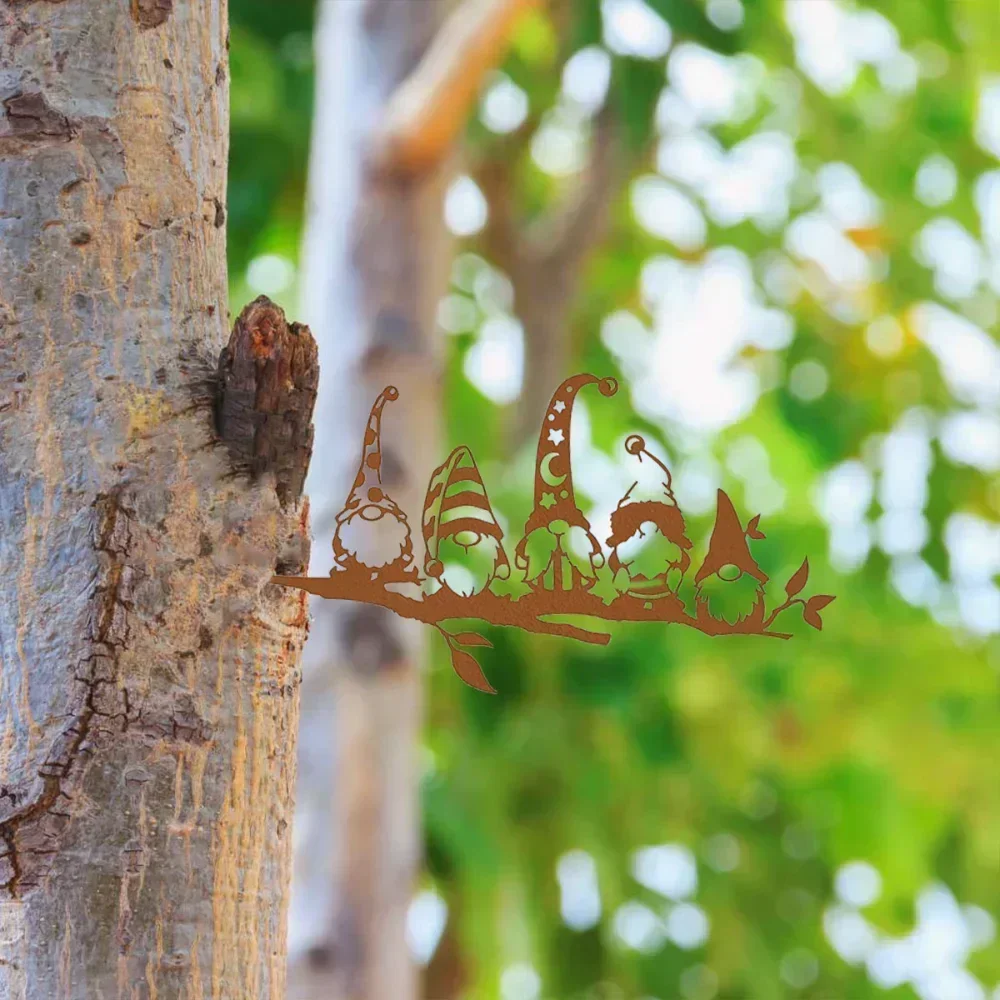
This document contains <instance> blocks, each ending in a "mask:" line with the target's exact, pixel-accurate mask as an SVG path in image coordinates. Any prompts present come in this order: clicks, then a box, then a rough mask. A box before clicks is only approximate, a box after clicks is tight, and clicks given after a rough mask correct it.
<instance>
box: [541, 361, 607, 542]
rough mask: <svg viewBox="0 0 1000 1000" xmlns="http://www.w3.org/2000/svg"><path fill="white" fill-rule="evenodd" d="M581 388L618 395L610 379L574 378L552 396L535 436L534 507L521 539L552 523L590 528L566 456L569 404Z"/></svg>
mask: <svg viewBox="0 0 1000 1000" xmlns="http://www.w3.org/2000/svg"><path fill="white" fill-rule="evenodd" d="M585 385H596V386H597V387H598V388H599V389H600V391H601V395H602V396H613V395H614V394H615V393H616V392H617V391H618V383H617V381H616V380H615V379H613V378H602V379H599V378H597V376H595V375H574V376H573V377H572V378H568V379H566V381H565V382H563V384H562V385H561V386H559V388H558V389H556V391H555V392H554V393H553V395H552V399H551V400H550V401H549V406H548V409H547V410H546V411H545V418H544V420H543V421H542V429H541V431H540V432H539V435H538V454H537V457H536V459H535V506H534V509H533V510H532V512H531V516H530V517H529V518H528V521H527V523H526V524H525V526H524V533H525V536H527V535H528V534H530V533H531V532H532V531H534V530H535V529H536V528H541V527H544V526H546V525H548V524H551V523H552V522H553V521H555V520H562V521H566V522H567V523H569V524H572V525H578V526H579V527H581V528H585V529H587V530H588V531H589V530H590V524H589V523H588V521H587V519H586V518H585V517H584V516H583V512H582V511H581V510H580V508H579V507H577V505H576V495H575V493H574V491H573V474H572V469H571V465H570V454H569V436H570V435H569V431H570V418H571V417H572V415H573V401H574V400H575V399H576V397H577V393H578V392H579V391H580V389H581V388H583V386H585Z"/></svg>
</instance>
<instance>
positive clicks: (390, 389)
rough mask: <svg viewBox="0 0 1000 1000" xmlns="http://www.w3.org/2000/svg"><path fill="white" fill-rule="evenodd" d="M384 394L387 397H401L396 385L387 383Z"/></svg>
mask: <svg viewBox="0 0 1000 1000" xmlns="http://www.w3.org/2000/svg"><path fill="white" fill-rule="evenodd" d="M383 395H384V396H385V398H386V399H399V390H398V389H397V388H396V387H395V386H394V385H387V386H386V387H385V392H384V393H383Z"/></svg>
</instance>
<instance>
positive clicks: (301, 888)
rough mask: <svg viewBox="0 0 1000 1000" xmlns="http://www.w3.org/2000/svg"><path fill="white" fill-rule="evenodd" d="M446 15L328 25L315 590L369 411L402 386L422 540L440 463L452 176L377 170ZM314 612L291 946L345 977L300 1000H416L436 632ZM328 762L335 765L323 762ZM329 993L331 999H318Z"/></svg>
mask: <svg viewBox="0 0 1000 1000" xmlns="http://www.w3.org/2000/svg"><path fill="white" fill-rule="evenodd" d="M446 9H447V4H446V3H445V2H444V0H422V2H420V3H405V4H400V3H393V2H391V0H358V2H352V3H342V2H338V0H326V2H325V3H324V4H323V5H322V6H321V8H320V18H319V28H318V37H317V66H318V84H317V88H318V89H317V101H316V109H317V110H316V118H315V122H314V133H313V154H312V162H311V165H310V195H309V209H308V232H307V238H306V243H305V248H304V252H305V265H306V272H305V288H306V300H305V306H304V312H305V315H306V317H307V319H308V320H309V322H310V323H311V325H312V326H313V328H314V329H316V330H317V331H318V342H319V348H320V360H321V364H322V365H323V368H324V373H325V375H324V391H323V392H322V393H321V395H320V399H319V401H318V404H317V412H318V419H317V441H316V446H317V454H318V455H320V456H322V461H317V462H316V463H315V467H314V469H313V471H312V474H311V477H310V480H309V492H310V496H311V497H312V501H313V505H314V512H315V524H316V543H315V546H314V556H313V561H312V567H311V572H312V573H314V574H316V573H319V574H322V573H326V572H327V571H328V570H329V569H330V567H331V564H332V551H331V542H332V537H333V529H334V523H333V516H334V515H335V514H336V512H337V511H338V510H339V509H340V507H341V506H342V504H343V502H344V500H345V498H346V496H347V494H348V492H349V490H350V486H351V484H352V482H353V480H354V476H355V474H356V472H357V465H358V460H359V458H360V455H361V447H362V438H363V433H364V427H365V424H366V422H367V416H368V410H369V408H370V406H371V404H372V402H373V400H374V399H375V397H376V396H377V395H378V393H379V392H381V390H382V389H383V388H384V387H385V386H387V385H390V384H391V385H395V386H397V387H398V389H399V401H398V402H397V403H394V404H391V405H390V406H388V407H387V408H386V411H385V415H384V418H383V423H382V448H383V466H382V474H383V481H384V485H385V488H386V490H387V492H388V493H389V494H390V495H391V496H392V497H393V498H394V499H395V500H396V501H397V503H399V504H400V506H401V507H402V508H403V509H404V510H405V511H407V512H408V514H409V515H410V527H411V530H412V531H413V532H414V537H415V538H416V536H417V535H418V534H419V528H420V524H419V518H420V512H421V511H422V509H423V494H424V490H425V489H426V486H427V477H428V476H429V475H430V472H431V470H432V469H433V468H434V467H435V465H436V464H437V462H438V461H439V449H438V443H439V430H438V426H439V409H440V407H439V396H440V378H441V373H440V359H439V344H438V343H437V340H436V337H435V317H436V311H437V303H438V301H439V299H440V296H441V294H442V293H443V290H444V289H445V287H446V285H447V280H448V269H449V267H450V259H451V254H450V251H449V240H448V237H447V234H446V230H445V228H444V224H443V217H442V205H443V198H444V191H445V187H446V183H447V181H448V178H449V177H450V175H451V173H452V168H451V167H450V166H449V164H448V163H447V162H443V163H441V164H438V165H435V166H434V167H433V168H431V169H429V170H422V171H421V172H419V173H417V174H404V173H400V172H395V171H391V170H385V169H379V167H378V166H377V164H376V163H375V158H374V157H373V156H372V155H371V153H372V149H373V145H374V143H375V140H376V134H377V129H378V126H379V124H380V123H381V122H382V121H383V120H384V112H385V108H386V106H387V104H388V102H389V100H390V98H391V95H392V94H393V93H394V92H395V91H396V89H397V87H398V86H399V85H400V83H401V82H402V81H403V80H404V79H405V78H406V77H407V76H408V75H409V74H410V73H411V71H412V70H413V69H414V67H415V66H416V65H417V63H418V61H419V60H420V58H421V56H422V55H423V53H424V52H425V51H426V49H427V47H428V46H429V44H430V43H431V40H432V39H433V38H434V36H435V33H436V31H437V30H438V28H439V26H440V24H441V22H442V20H443V18H444V15H445V13H446ZM446 159H450V157H448V158H446ZM418 557H419V553H418ZM312 611H313V614H314V616H315V625H314V630H313V640H312V641H311V642H310V643H309V645H308V647H307V650H306V671H307V679H306V685H307V692H308V694H307V698H306V705H307V713H306V717H305V719H304V733H305V741H304V744H303V745H304V747H306V746H312V747H314V749H313V750H312V751H311V752H308V751H307V752H306V754H305V755H304V757H303V783H302V785H301V786H300V797H301V800H302V817H301V818H302V827H301V836H302V842H303V844H304V849H303V850H302V852H301V855H300V864H299V869H298V873H297V882H296V885H297V893H296V896H295V904H294V910H293V918H294V919H293V924H292V926H293V941H294V942H295V943H296V944H297V945H298V946H299V947H300V948H307V947H309V946H312V949H313V952H312V953H313V955H314V957H315V956H322V957H323V958H325V959H327V960H329V962H330V963H331V968H330V969H329V970H326V971H324V970H323V969H320V968H317V967H315V965H316V963H314V968H312V969H311V970H310V969H307V968H301V969H300V972H301V975H302V978H303V979H304V980H306V981H307V982H306V983H304V984H303V985H302V986H301V989H302V990H303V992H302V993H293V995H294V996H304V995H309V996H316V995H323V996H338V997H345V998H351V1000H386V998H389V997H391V998H392V1000H412V998H415V997H416V996H417V991H418V985H419V983H418V975H417V971H416V969H415V968H414V965H413V962H412V960H411V958H410V956H409V953H408V950H407V947H406V944H405V921H406V913H407V909H408V907H409V904H410V902H411V899H412V895H413V888H414V880H415V878H416V874H417V870H418V866H419V863H420V857H421V843H420V836H421V834H420V820H419V801H418V785H419V755H418V747H419V738H420V725H421V686H422V681H421V676H420V673H421V661H422V649H423V643H424V636H423V634H422V628H421V626H419V625H417V624H415V623H413V622H403V621H401V620H399V619H398V618H396V617H395V616H394V615H392V614H391V613H390V612H388V611H386V610H384V609H381V608H371V607H365V606H360V605H338V604H333V603H326V602H323V601H315V602H314V603H313V604H312ZM331 719H332V722H331ZM331 728H332V730H333V739H331V735H330V733H331ZM334 741H335V752H334V754H333V755H332V759H330V758H331V755H330V748H331V744H332V743H334ZM324 757H326V758H328V759H330V760H329V763H328V764H325V765H324V762H322V761H321V760H318V759H317V758H324ZM331 789H332V795H333V808H332V813H331V810H330V805H329V803H330V796H331ZM331 842H332V848H331ZM331 849H332V856H331ZM317 856H319V857H325V858H331V857H332V860H331V865H332V870H330V869H327V870H326V871H324V870H323V867H322V866H317V865H316V861H315V859H316V857H317ZM310 865H312V867H310ZM325 878H329V879H330V880H331V881H332V885H333V891H332V900H331V899H330V894H329V893H327V892H325V891H324V889H323V887H322V883H323V879H325ZM317 983H319V984H321V985H320V986H318V987H317ZM317 988H318V989H320V990H321V991H322V992H321V994H317V993H316V992H309V993H308V994H306V993H305V992H304V991H305V990H307V989H308V990H310V991H312V990H316V989H317Z"/></svg>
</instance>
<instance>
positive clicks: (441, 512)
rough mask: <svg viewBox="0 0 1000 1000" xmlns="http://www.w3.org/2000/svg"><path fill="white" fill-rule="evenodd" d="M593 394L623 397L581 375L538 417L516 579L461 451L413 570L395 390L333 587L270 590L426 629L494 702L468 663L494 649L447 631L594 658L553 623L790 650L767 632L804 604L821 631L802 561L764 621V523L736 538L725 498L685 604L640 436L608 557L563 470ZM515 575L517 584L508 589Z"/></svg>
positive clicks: (676, 526)
mask: <svg viewBox="0 0 1000 1000" xmlns="http://www.w3.org/2000/svg"><path fill="white" fill-rule="evenodd" d="M591 385H594V386H597V388H598V391H599V392H600V393H601V394H602V395H604V396H613V395H614V394H615V393H616V392H617V391H618V383H617V382H616V381H615V380H614V379H612V378H604V379H599V378H597V377H596V376H594V375H575V376H573V377H572V378H569V379H567V380H566V381H565V382H563V383H562V385H560V386H559V388H558V389H557V390H556V391H555V393H554V394H553V396H552V400H551V401H550V403H549V406H548V409H547V410H546V413H545V417H544V419H543V421H542V428H541V432H540V433H539V439H538V451H537V457H536V462H535V492H534V507H533V509H532V511H531V514H530V515H529V517H528V519H527V521H526V522H525V526H524V533H523V537H522V538H521V540H520V541H519V542H518V543H517V545H516V547H515V548H514V558H513V569H512V564H511V562H510V561H509V560H508V557H507V551H506V549H505V547H504V532H503V528H502V526H501V523H500V521H499V520H498V518H497V516H496V514H495V512H494V510H493V507H492V505H491V504H490V500H489V496H488V494H487V492H486V485H485V483H484V482H483V478H482V475H481V474H480V471H479V466H478V465H477V463H476V460H475V457H474V456H473V454H472V451H471V450H470V449H469V448H468V447H466V446H465V445H462V446H460V447H458V448H456V449H455V450H454V451H453V452H452V453H451V454H450V455H449V456H448V458H447V459H446V460H445V462H444V463H443V464H442V465H440V466H439V467H438V468H437V469H435V470H434V472H433V473H432V474H431V478H430V483H429V485H428V488H427V494H426V498H425V501H424V509H423V514H422V519H421V529H422V531H421V533H422V536H423V540H424V561H423V574H421V573H420V571H419V570H418V569H417V566H416V564H415V562H414V558H413V542H412V536H411V531H410V525H409V521H408V519H407V516H406V514H405V513H404V511H402V510H401V509H400V507H399V506H398V505H397V504H396V502H395V501H394V500H393V499H392V498H391V497H390V496H389V495H388V493H387V492H386V490H385V488H384V486H383V484H382V477H381V465H382V447H381V435H382V412H383V410H384V408H385V405H386V403H388V402H395V401H396V400H397V399H398V398H399V392H398V390H397V389H396V388H395V387H394V386H387V387H386V388H385V389H384V390H383V391H382V393H381V394H380V395H379V397H378V399H376V401H375V403H374V405H373V406H372V410H371V414H370V416H369V418H368V426H367V428H366V430H365V437H364V444H363V447H362V454H361V464H360V467H359V469H358V474H357V477H356V479H355V481H354V485H353V487H352V489H351V492H350V494H349V496H348V498H347V501H346V503H345V504H344V508H343V509H342V510H341V512H340V513H339V514H338V515H337V530H336V533H335V535H334V539H333V550H334V562H335V564H336V565H335V567H334V569H333V570H332V571H331V573H330V575H329V577H300V576H276V577H274V582H275V583H277V584H281V585H282V586H286V587H296V588H298V589H299V590H303V591H306V592H308V593H310V594H316V595H317V596H319V597H324V598H327V599H330V600H345V601H360V602H362V603H365V604H372V605H377V606H379V607H384V608H388V609H389V610H391V611H394V612H395V613H396V614H398V615H400V616H401V617H403V618H410V619H414V620H416V621H420V622H424V623H426V624H428V625H433V626H434V627H435V628H436V629H438V631H439V632H440V633H441V635H442V636H443V637H444V639H445V641H446V643H447V644H448V648H449V650H450V652H451V656H452V665H453V666H454V668H455V671H456V673H458V675H459V676H460V677H461V678H462V680H464V681H465V682H466V683H467V684H470V685H471V686H472V687H475V688H477V689H478V690H480V691H487V692H489V693H495V692H494V689H493V687H492V686H491V685H490V683H489V681H488V680H487V679H486V677H485V675H484V674H483V672H482V670H481V669H480V667H479V664H478V663H477V662H476V660H475V658H474V657H473V656H472V654H471V653H469V652H468V649H469V648H470V647H476V646H489V645H490V643H489V640H488V639H486V638H484V637H483V636H481V635H479V634H478V633H476V632H449V631H448V630H446V629H445V627H444V623H445V622H449V621H456V620H459V619H478V620H480V621H484V622H490V623H491V624H493V625H507V626H512V627H514V628H520V629H523V630H525V631H527V632H538V633H543V634H548V635H560V636H564V637H566V638H570V639H578V640H580V641H582V642H589V643H594V644H597V645H606V644H607V643H608V642H609V641H610V638H611V637H610V636H609V635H608V634H607V633H602V632H594V631H591V630H589V629H585V628H582V627H580V626H577V625H573V624H570V623H568V622H565V621H553V620H551V619H552V618H553V617H557V616H579V615H586V616H589V617H591V618H601V619H604V620H605V621H618V622H628V621H636V622H661V623H664V624H675V625H686V626H688V627H689V628H694V629H698V630H699V631H700V632H703V633H705V634H706V635H766V636H771V637H774V638H778V639H790V638H791V635H789V634H788V633H785V632H777V631H775V630H774V629H773V628H772V626H773V624H774V622H775V620H776V619H777V617H778V616H779V615H780V614H782V613H783V612H785V611H787V610H789V609H790V608H792V607H794V606H796V605H798V606H801V608H802V615H803V618H804V620H805V621H806V622H807V623H808V624H809V625H811V626H812V627H813V628H816V629H821V628H822V627H823V621H822V619H821V617H820V611H822V609H823V608H825V607H826V606H827V605H828V604H829V603H830V602H831V601H833V600H834V598H833V597H832V596H830V595H827V594H819V595H816V596H814V597H810V598H808V599H805V598H801V597H799V596H798V595H799V594H800V593H801V592H802V590H803V588H804V587H805V584H806V582H807V580H808V577H809V560H808V559H806V560H804V561H803V563H802V565H801V566H800V567H799V568H798V570H796V572H795V573H794V574H793V575H792V577H791V578H790V579H789V581H788V583H787V584H786V585H785V599H784V601H783V602H782V603H780V604H778V606H777V607H774V608H773V609H772V610H771V611H770V612H769V611H768V610H767V600H766V593H765V589H766V586H767V583H768V577H767V574H766V573H764V571H763V570H762V569H761V568H760V566H759V565H758V563H757V561H756V560H755V559H754V557H753V555H752V553H751V551H750V542H751V541H759V540H761V539H763V538H764V534H763V532H761V530H760V527H759V524H760V515H757V516H756V517H753V518H751V520H750V522H749V523H748V524H747V526H746V527H745V528H744V527H743V524H742V522H741V521H740V518H739V515H738V514H737V513H736V508H735V507H734V506H733V503H732V501H731V500H730V499H729V496H728V495H727V494H726V493H725V491H723V490H721V489H720V490H719V491H718V495H717V506H716V516H715V525H714V527H713V530H712V535H711V538H710V540H709V543H708V550H707V552H706V554H705V558H704V560H703V561H702V563H701V565H700V566H699V568H698V570H697V571H696V573H695V574H694V579H693V585H692V589H691V591H690V593H685V591H684V589H683V583H684V580H685V578H686V577H687V575H688V571H689V569H690V567H691V551H692V548H693V545H692V542H691V539H690V537H689V536H688V533H687V526H686V523H685V520H684V515H683V513H682V512H681V509H680V507H679V506H678V504H677V500H676V497H675V495H674V490H673V477H672V475H671V473H670V470H669V469H668V468H667V466H666V465H665V464H664V462H663V461H661V460H660V459H659V458H657V457H656V456H655V455H654V454H653V453H652V452H650V451H649V450H648V449H647V447H646V442H645V441H644V440H643V438H642V437H640V436H639V435H638V434H633V435H632V436H630V437H629V438H628V439H627V440H626V442H625V449H626V451H627V453H628V454H629V455H632V456H635V458H636V459H637V460H638V461H639V462H640V463H643V462H648V463H650V465H651V466H652V468H653V469H654V470H656V471H657V472H658V473H659V474H660V475H658V476H657V482H656V483H655V484H654V485H653V486H652V488H649V487H646V488H644V489H640V487H639V480H636V482H635V483H633V485H632V486H631V487H630V488H629V490H628V491H627V492H626V494H625V496H624V497H622V499H621V501H620V502H619V504H618V506H617V508H616V509H615V511H614V512H613V514H612V515H611V537H610V538H608V539H607V547H608V550H609V555H608V556H607V558H606V557H605V552H604V548H603V547H602V545H601V543H600V542H599V541H598V540H597V538H595V536H594V534H593V531H592V528H591V525H590V523H589V522H588V521H587V518H586V517H585V516H584V514H583V512H582V511H581V509H580V507H579V506H578V504H577V501H576V495H575V493H574V489H573V477H572V466H571V462H570V422H571V419H572V413H573V403H574V401H575V400H576V397H577V395H578V394H579V392H580V390H581V389H584V388H586V387H588V386H591ZM470 556H472V557H475V561H476V563H477V565H476V566H475V567H473V568H472V569H470V568H468V567H466V566H464V565H463V564H462V561H463V560H465V559H467V557H470ZM450 557H451V558H450ZM455 557H458V558H457V559H456V558H455ZM605 567H607V574H608V578H609V579H610V581H611V587H610V588H605V591H606V592H605V593H604V594H603V596H601V595H598V594H597V593H596V592H595V588H596V585H597V583H598V581H599V578H600V573H601V571H602V570H604V569H605ZM515 570H516V572H517V573H519V574H520V577H519V578H514V571H515ZM498 581H506V582H507V586H505V587H504V588H503V590H504V591H506V592H500V588H498V587H497V586H496V585H497V583H498ZM515 582H519V583H520V584H521V591H522V592H521V593H520V594H518V593H517V592H516V590H517V588H516V586H511V584H515Z"/></svg>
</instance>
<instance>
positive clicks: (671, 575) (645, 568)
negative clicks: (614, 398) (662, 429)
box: [608, 434, 691, 607]
mask: <svg viewBox="0 0 1000 1000" xmlns="http://www.w3.org/2000/svg"><path fill="white" fill-rule="evenodd" d="M625 450H626V451H627V452H628V453H629V454H630V455H635V456H636V457H637V458H638V459H639V461H640V462H643V461H644V459H645V460H648V461H647V462H646V463H645V464H647V465H651V466H652V467H653V469H654V470H656V472H657V473H658V475H657V476H656V481H655V483H654V484H653V485H652V486H650V487H640V485H639V480H636V482H634V483H633V484H632V486H631V487H630V488H629V491H628V492H627V493H626V494H625V496H624V497H622V499H621V501H620V502H619V504H618V506H617V507H616V508H615V510H614V511H613V512H612V514H611V537H610V538H609V539H608V546H609V547H610V549H611V556H610V558H609V559H608V566H609V568H610V569H611V571H612V572H613V573H614V574H615V584H616V586H617V587H618V589H619V590H621V591H622V592H623V593H626V594H628V595H629V596H630V597H634V598H636V599H637V600H641V601H645V602H646V606H647V607H652V604H651V603H650V602H652V601H654V600H659V599H662V598H672V599H673V600H675V601H679V600H680V599H679V598H678V597H677V588H678V587H679V586H680V584H681V580H682V579H683V577H684V574H685V573H686V572H687V569H688V567H689V566H690V565H691V555H690V550H691V539H690V538H688V536H687V530H686V528H685V525H684V515H683V514H682V513H681V509H680V507H678V506H677V500H676V498H675V497H674V491H673V480H672V478H671V475H670V470H669V469H668V468H667V467H666V465H664V464H663V462H661V461H660V460H659V459H658V458H657V457H656V456H655V455H653V454H652V453H651V452H649V451H647V450H646V442H645V441H644V440H643V439H642V438H641V437H640V436H639V435H638V434H633V435H632V436H631V437H629V438H628V439H627V440H626V442H625Z"/></svg>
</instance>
